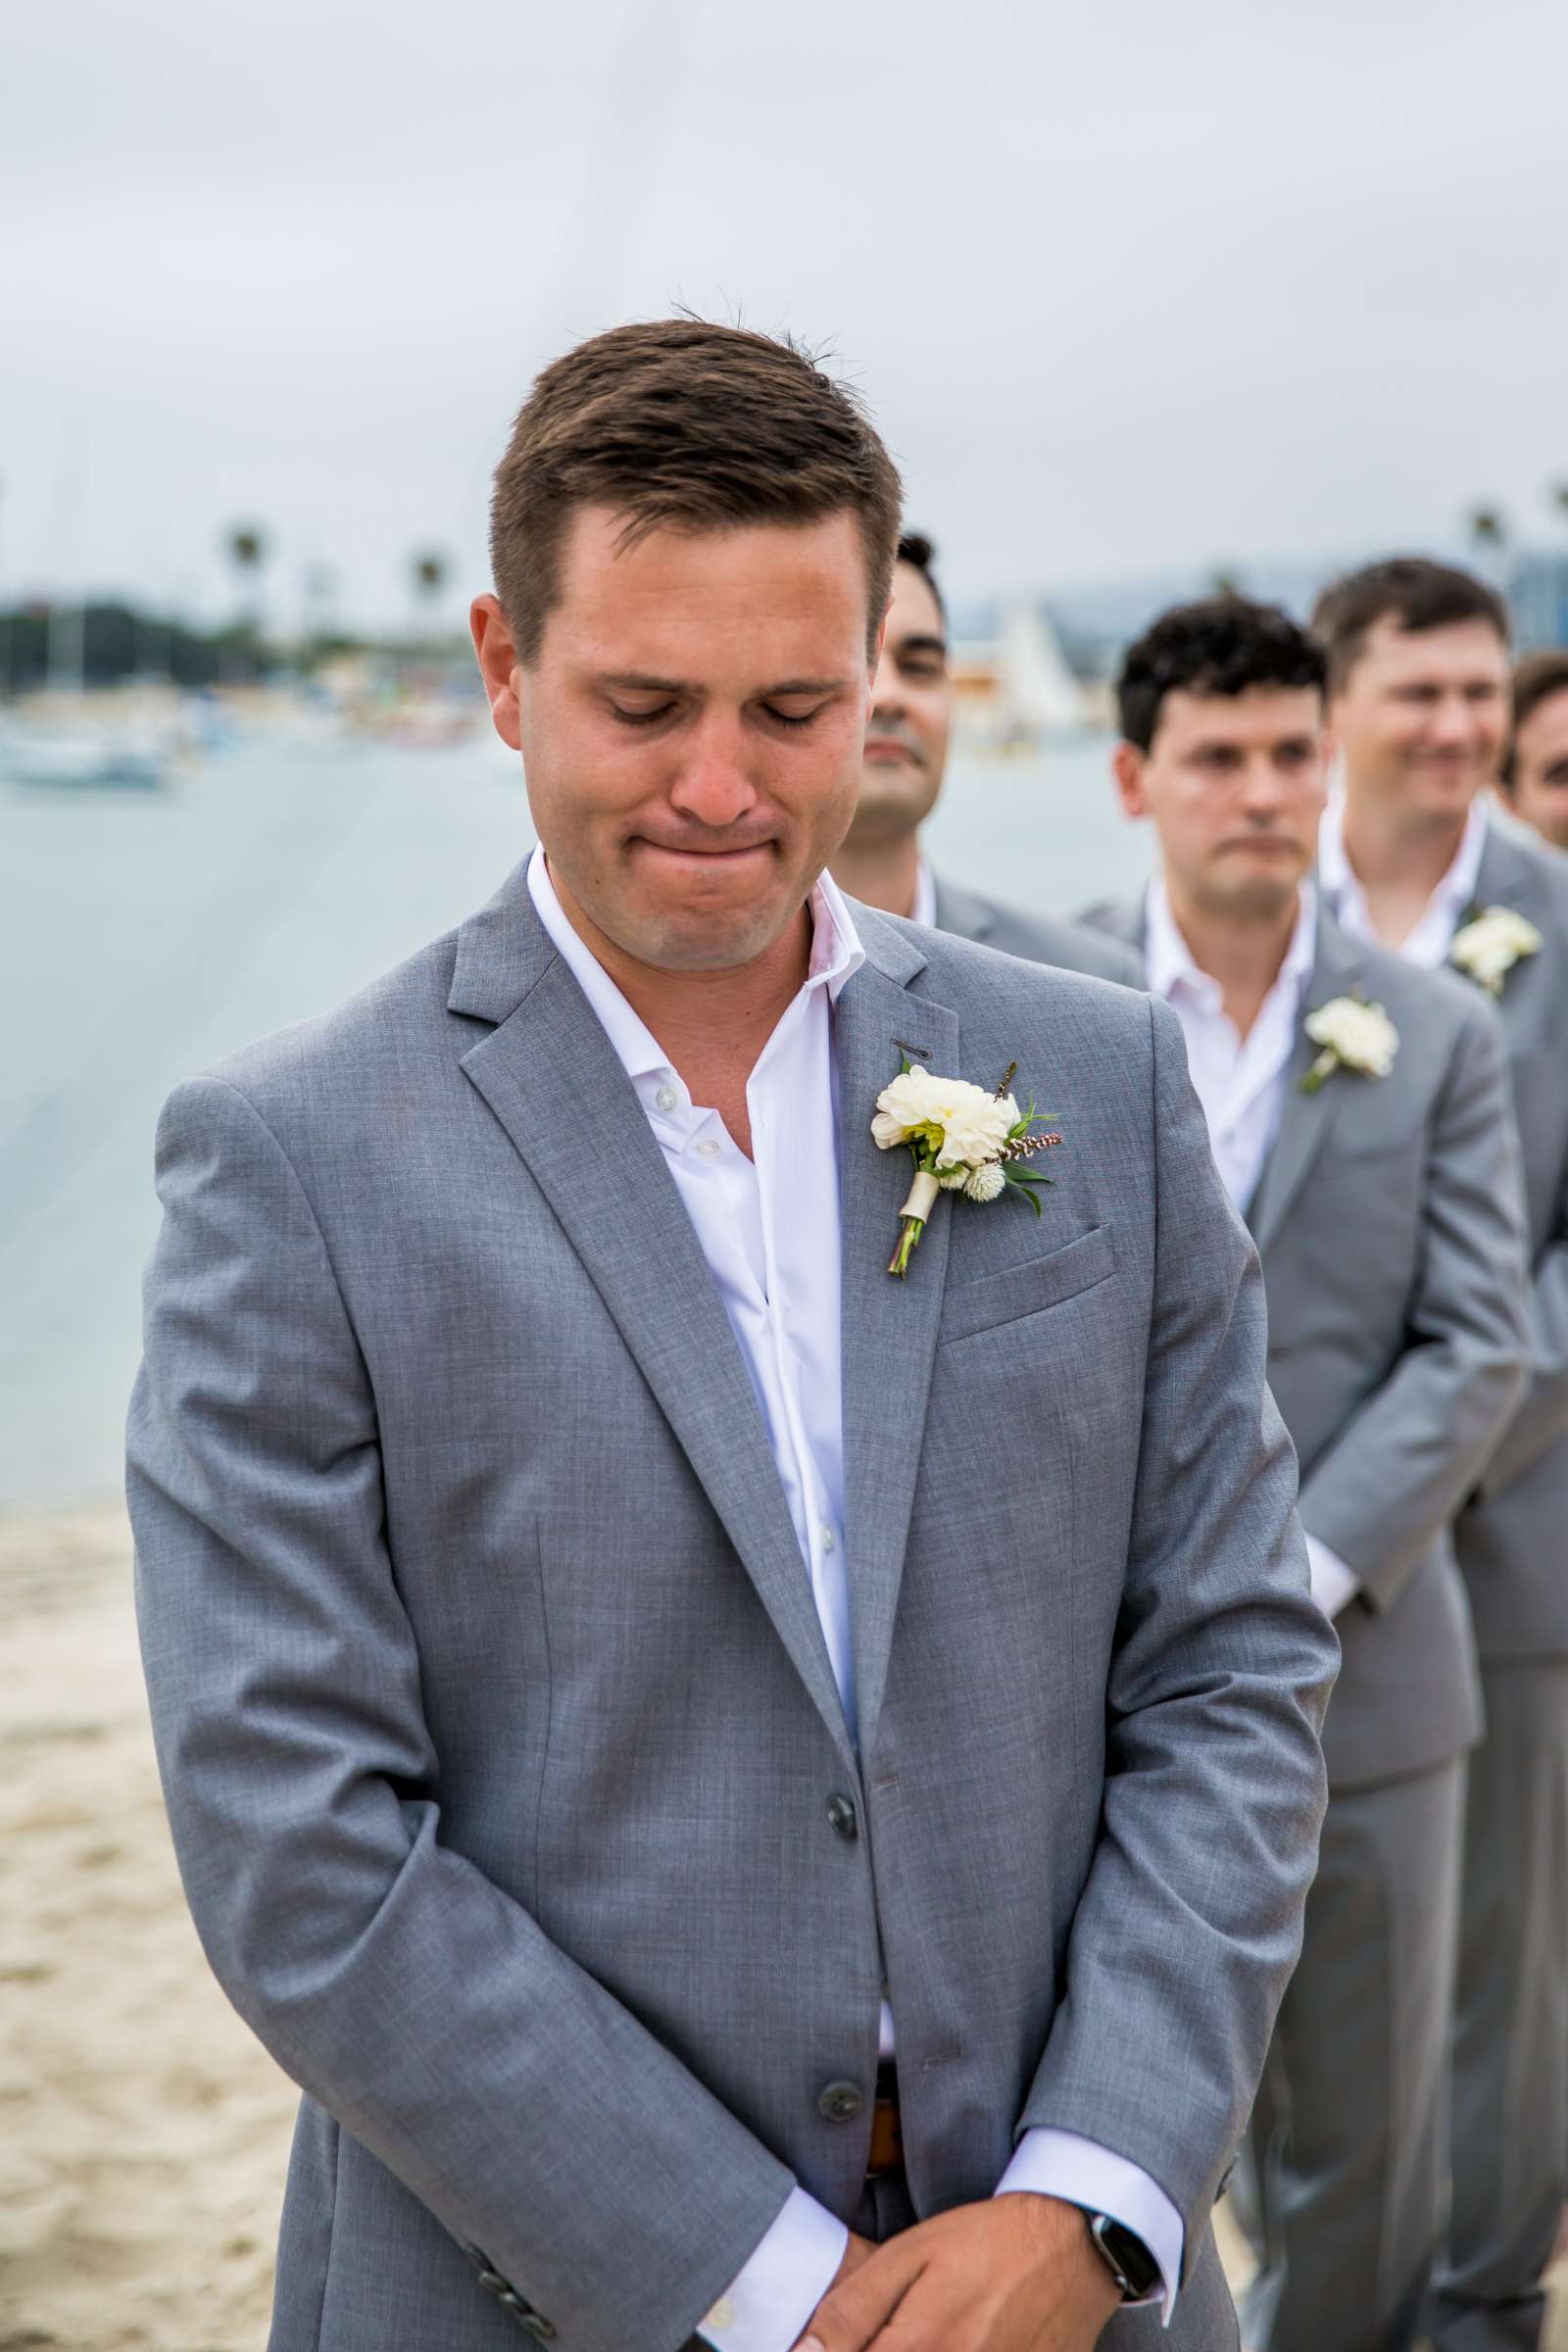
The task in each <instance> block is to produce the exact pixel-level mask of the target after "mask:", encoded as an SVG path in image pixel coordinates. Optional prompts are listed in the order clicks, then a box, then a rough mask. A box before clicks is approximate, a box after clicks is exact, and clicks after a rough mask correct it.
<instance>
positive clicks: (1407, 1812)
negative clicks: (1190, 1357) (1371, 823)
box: [1091, 597, 1526, 2352]
mask: <svg viewBox="0 0 1568 2352" xmlns="http://www.w3.org/2000/svg"><path fill="white" fill-rule="evenodd" d="M1324 674H1325V664H1324V659H1323V655H1322V653H1321V652H1320V650H1319V649H1318V648H1317V647H1316V646H1315V645H1314V644H1313V643H1312V642H1311V640H1310V639H1309V638H1308V637H1307V636H1306V635H1305V634H1304V632H1303V631H1302V630H1301V629H1300V628H1299V627H1298V626H1297V624H1296V623H1295V622H1294V621H1292V620H1291V619H1290V618H1289V617H1288V616H1287V615H1286V614H1285V613H1280V612H1277V611H1273V610H1270V609H1269V608H1267V607H1263V606H1259V605H1255V604H1249V603H1247V602H1245V601H1244V600H1243V599H1241V598H1239V597H1228V598H1223V599H1216V600H1214V601H1212V602H1209V603H1205V604H1199V605H1189V606H1186V607H1182V608H1179V609H1177V610H1176V611H1174V612H1170V613H1165V614H1163V615H1162V616H1161V617H1160V618H1159V619H1158V620H1157V621H1156V622H1155V623H1154V625H1153V626H1152V628H1151V629H1150V630H1148V631H1147V632H1146V633H1145V635H1144V636H1143V637H1141V638H1140V639H1139V641H1138V643H1137V644H1136V645H1135V646H1133V647H1132V648H1131V650H1130V651H1129V653H1128V655H1127V658H1126V662H1125V663H1124V665H1123V669H1122V674H1121V680H1120V685H1119V691H1118V702H1119V706H1120V712H1121V722H1122V740H1121V742H1120V743H1119V744H1118V745H1117V746H1116V749H1115V753H1114V756H1113V757H1114V772H1115V776H1116V782H1117V786H1118V789H1119V792H1120V795H1121V800H1122V805H1123V807H1124V808H1125V809H1126V811H1127V813H1128V814H1129V816H1131V817H1133V818H1135V819H1141V820H1147V821H1148V822H1150V823H1151V824H1152V828H1153V830H1154V832H1155V833H1156V835H1157V837H1158V841H1159V850H1160V861H1161V870H1160V873H1159V875H1158V876H1157V877H1156V878H1155V880H1154V881H1153V882H1152V884H1151V885H1150V888H1149V891H1148V893H1147V895H1140V896H1139V897H1137V898H1133V899H1124V900H1121V901H1118V902H1115V903H1113V904H1111V905H1109V906H1106V907H1102V908H1100V909H1098V910H1097V912H1096V913H1095V915H1094V916H1092V917H1091V919H1092V920H1096V921H1099V922H1103V924H1105V925H1106V926H1107V927H1108V928H1109V929H1111V930H1112V931H1113V932H1114V933H1115V935H1116V936H1117V937H1118V938H1121V939H1125V940H1126V941H1128V943H1129V944H1131V945H1133V946H1135V947H1137V948H1138V949H1139V950H1140V952H1141V954H1142V956H1143V959H1144V963H1145V968H1146V970H1147V974H1148V979H1149V984H1150V986H1151V988H1152V989H1154V990H1155V991H1157V993H1158V994H1160V995H1161V996H1164V997H1165V998H1167V999H1168V1001H1169V1002H1170V1004H1171V1005H1172V1006H1173V1008H1174V1009H1175V1011H1176V1014H1177V1017H1178V1018H1179V1020H1180V1021H1181V1024H1182V1028H1183V1030H1184V1032H1185V1034H1186V1037H1187V1046H1188V1058H1189V1063H1190V1066H1191V1069H1192V1073H1193V1081H1194V1085H1195V1086H1196V1088H1197V1091H1198V1097H1199V1101H1200V1102H1201V1104H1202V1106H1203V1110H1204V1114H1205V1116H1206V1118H1207V1120H1208V1125H1209V1133H1210V1137H1211V1140H1212V1143H1213V1148H1214V1156H1215V1160H1216V1163H1217V1165H1218V1167H1219V1170H1220V1173H1221V1175H1222V1177H1223V1178H1224V1180H1225V1182H1226V1184H1227V1186H1228V1188H1229V1190H1230V1193H1231V1197H1232V1199H1233V1200H1234V1201H1235V1203H1236V1205H1237V1207H1238V1209H1240V1210H1241V1211H1242V1212H1243V1213H1244V1214H1245V1215H1246V1217H1247V1219H1248V1222H1249V1224H1250V1227H1251V1229H1252V1234H1253V1238H1254V1239H1255V1241H1256V1243H1257V1247H1258V1252H1259V1255H1260V1257H1261V1259H1262V1263H1263V1277H1264V1284H1265V1287H1266V1290H1267V1294H1268V1324H1269V1359H1268V1369H1269V1383H1270V1386H1271V1387H1272V1389H1273V1391H1274V1394H1275V1397H1276V1399H1277V1401H1278V1403H1279V1407H1280V1410H1281V1412H1282V1413H1283V1415H1284V1417H1285V1422H1286V1426H1287V1427H1288V1429H1289V1430H1290V1433H1291V1436H1292V1438H1293V1439H1294V1441H1295V1443H1296V1447H1297V1451H1298V1454H1299V1459H1300V1468H1301V1493H1300V1514H1301V1524H1302V1527H1303V1528H1304V1530H1305V1532H1306V1544H1307V1554H1308V1559H1309V1562H1310V1569H1311V1580H1312V1591H1313V1593H1314V1594H1315V1595H1316V1597H1317V1599H1318V1601H1319V1603H1320V1605H1321V1606H1322V1608H1323V1610H1324V1612H1325V1613H1326V1614H1327V1615H1329V1616H1331V1617H1332V1618H1333V1619H1334V1621H1335V1624H1336V1626H1337V1628H1338V1631H1339V1635H1340V1640H1341V1643H1342V1647H1343V1653H1344V1659H1343V1665H1342V1668H1341V1673H1340V1679H1339V1682H1338V1684H1337V1686H1336V1688H1335V1691H1334V1696H1333V1698H1332V1699H1331V1701H1330V1703H1329V1712H1328V1720H1327V1723H1326V1725H1325V1727H1324V1735H1323V1748H1324V1755H1325V1757H1326V1759H1327V1762H1328V1767H1329V1789H1330V1795H1329V1809H1328V1816H1327V1819H1326V1820H1325V1822H1324V1825H1323V1836H1322V1843H1321V1848H1320V1857H1319V1866H1318V1875H1317V1879H1316V1882H1315V1884H1314V1886H1313V1887H1312V1891H1311V1894H1310V1896H1309V1897H1308V1901H1307V1911H1306V1926H1305V1935H1304V1939H1303V1944H1302V1951H1301V1959H1300V1965H1299V1968H1298V1969H1297V1971H1296V1974H1295V1976H1294V1977H1293V1979H1292V1981H1291V1984H1290V1985H1289V1987H1288V1988H1287V1990H1286V1994H1285V2000H1284V2003H1283V2005H1282V2007H1281V2010H1280V2014H1279V2021H1278V2025H1277V2028H1276V2031H1275V2034H1274V2038H1273V2042H1272V2045H1271V2048H1270V2052H1269V2060H1268V2065H1267V2068H1266V2070H1265V2074H1264V2078H1263V2082H1262V2083H1261V2085H1260V2088H1259V2094H1258V2101H1257V2108H1256V2113H1255V2115H1254V2117H1253V2124H1252V2131H1251V2134H1250V2149H1249V2159H1250V2161H1249V2162H1248V2164H1247V2165H1246V2166H1244V2168H1243V2170H1244V2189H1245V2190H1247V2191H1250V2193H1239V2195H1238V2199H1237V2203H1238V2208H1239V2210H1242V2211H1244V2212H1246V2213H1247V2214H1248V2215H1249V2218H1250V2225H1251V2235H1252V2240H1253V2246H1254V2251H1255V2252H1256V2254H1257V2257H1258V2261H1259V2271H1258V2275H1257V2277H1256V2278H1255V2279H1254V2280H1253V2281H1252V2283H1251V2285H1250V2288H1249V2291H1248V2293H1247V2295H1246V2297H1245V2299H1244V2301H1243V2305H1242V2331H1243V2342H1244V2344H1245V2345H1247V2346H1248V2347H1249V2348H1250V2352H1329V2347H1331V2346H1332V2348H1333V2352H1411V2347H1412V2346H1413V2345H1414V2343H1415V2340H1416V2336H1417V2334H1418V2331H1419V2329H1420V2326H1421V2321H1422V2318H1423V2315H1424V2312H1425V2307H1426V2300H1427V2294H1428V2289H1429V2286H1430V2283H1431V2278H1432V2274H1433V2266H1434V2264H1435V2262H1436V2260H1437V2258H1438V2254H1439V2250H1440V2246H1441V2242H1442V2231H1443V2222H1444V2214H1445V2208H1446V2193H1447V2146H1446V2075H1447V2040H1448V2027H1449V2020H1450V2017H1451V2013H1452V2004H1453V1950H1454V1943H1455V1938H1456V1934H1457V1926H1458V1902H1459V1863H1460V1822H1461V1815H1462V1810H1463V1801H1464V1760H1465V1754H1466V1751H1467V1750H1468V1749H1469V1748H1470V1747H1471V1746H1472V1744H1473V1743H1474V1741H1475V1740H1476V1739H1477V1738H1478V1737H1479V1734H1480V1730H1481V1715H1480V1707H1479V1704H1478V1698H1477V1690H1476V1667H1475V1644H1474V1641H1473V1638H1472V1636H1471V1632H1470V1622H1469V1612H1468V1610H1467V1608H1466V1605H1465V1597H1464V1591H1463V1587H1462V1585H1461V1584H1460V1581H1459V1576H1458V1572H1457V1570H1456V1568H1455V1566H1454V1561H1453V1552H1452V1545H1451V1542H1450V1540H1449V1523H1450V1521H1451V1519H1452V1517H1453V1514H1454V1512H1455V1511H1456V1510H1457V1509H1458V1508H1459V1505H1460V1504H1461V1503H1462V1502H1463V1500H1464V1498H1465V1496H1466V1495H1468V1494H1469V1493H1470V1491H1471V1489H1472V1487H1473V1485H1474V1484H1475V1481H1476V1480H1477V1478H1478V1477H1479V1476H1480V1474H1481V1471H1482V1468H1483V1466H1484V1464H1485V1462H1486V1460H1487V1458H1488V1456H1489V1454H1490V1453H1491V1450H1492V1447H1493V1446H1494V1445H1495V1441H1496V1440H1497V1438H1498V1437H1499V1436H1500V1435H1501V1432H1502V1428H1503V1425H1504V1422H1505V1420H1506V1417H1507V1415H1508V1414H1509V1412H1510V1411H1511V1410H1512V1408H1513V1406H1514V1405H1515V1404H1516V1403H1517V1401H1518V1397H1519V1395H1520V1392H1521V1389H1522V1387H1523V1381H1524V1371H1523V1364H1522V1360H1521V1359H1522V1355H1523V1351H1524V1348H1525V1345H1526V1330H1525V1300H1524V1278H1523V1262H1522V1261H1523V1250H1524V1235H1523V1226H1522V1218H1521V1214H1520V1210H1519V1205H1518V1197H1517V1184H1516V1169H1515V1156H1514V1145H1513V1137H1512V1132H1511V1124H1510V1119H1509V1110H1508V1082H1507V1073H1506V1070H1505V1067H1504V1061H1503V1054H1502V1046H1501V1040H1500V1038H1499V1037H1498V1035H1497V1031H1496V1025H1495V1021H1494V1020H1493V1018H1492V1015H1491V1013H1490V1012H1489V1011H1488V1010H1487V1008H1486V1007H1485V1005H1483V1004H1482V1003H1481V1001H1480V1000H1479V999H1473V1000H1472V1001H1471V1002H1469V1003H1466V1002H1465V999H1464V997H1463V995H1462V994H1461V992H1460V991H1459V990H1457V989H1454V988H1449V987H1447V986H1446V985H1443V984H1441V983H1439V982H1436V981H1434V980H1432V979H1430V978H1429V977H1428V976H1427V975H1426V974H1424V973H1422V972H1420V971H1418V970H1417V969H1415V968H1414V967H1413V966H1410V965H1407V964H1405V963H1403V962H1401V961H1400V960H1399V958H1397V956H1393V955H1391V954H1390V953H1389V952H1388V951H1387V950H1386V949H1382V948H1379V947H1376V946H1373V945H1371V944H1369V943H1368V942H1366V941H1363V940H1356V939H1351V938H1350V937H1349V936H1348V934H1347V933H1346V932H1344V931H1343V930H1342V929H1341V928H1340V926H1339V924H1338V923H1337V922H1336V921H1335V919H1334V917H1333V915H1332V914H1331V913H1330V912H1329V911H1328V910H1327V909H1326V908H1323V907H1319V905H1318V902H1317V898H1316V894H1315V893H1314V891H1313V890H1312V887H1311V884H1310V882H1309V880H1308V876H1309V874H1310V871H1311V867H1312V862H1313V859H1314V857H1315V855H1316V850H1317V835H1318V824H1319V820H1320V818H1321V816H1322V813H1323V809H1324V804H1325V797H1326V784H1327V777H1328V739H1327V730H1326V727H1325V721H1324V698H1323V686H1324ZM1369 1000H1370V1001H1372V1002H1375V1003H1376V1004H1377V1005H1380V1006H1381V1007H1382V1008H1383V1011H1384V1013H1385V1014H1386V1015H1387V1018H1388V1019H1389V1020H1391V1021H1392V1023H1393V1026H1394V1030H1395V1032H1396V1033H1397V1046H1396V1049H1395V1051H1394V1054H1393V1060H1392V1065H1391V1066H1389V1067H1388V1068H1386V1069H1380V1068H1377V1067H1375V1066H1374V1067H1371V1068H1368V1067H1366V1066H1358V1065H1357V1064H1356V1063H1355V1062H1354V1061H1353V1060H1351V1061H1350V1062H1348V1064H1347V1066H1345V1067H1343V1068H1339V1067H1331V1068H1330V1069H1328V1070H1327V1071H1325V1070H1324V1069H1323V1067H1322V1066H1321V1064H1320V1063H1319V1055H1320V1053H1321V1052H1322V1043H1321V1040H1320V1039H1319V1038H1317V1037H1314V1035H1313V1034H1312V1029H1313V1027H1314V1026H1316V1025H1318V1024H1319V1023H1321V1022H1322V1021H1324V1020H1328V1021H1330V1022H1332V1020H1333V1018H1334V1013H1333V1011H1332V1009H1331V1008H1333V1007H1336V1006H1337V1007H1338V1008H1339V1011H1340V1013H1341V1014H1342V1015H1343V1014H1344V1013H1345V1012H1346V1010H1347V1007H1349V1008H1350V1012H1351V1018H1352V1020H1353V1018H1354V1017H1355V1012H1356V1011H1357V1010H1359V1011H1360V1013H1361V1017H1362V1018H1363V1020H1364V1019H1365V1018H1366V1011H1365V1007H1366V1005H1367V1003H1368V1001H1369ZM1349 1051H1350V1049H1349V1048H1347V1052H1349ZM1330 1058H1331V1060H1332V1056H1331V1057H1330Z"/></svg>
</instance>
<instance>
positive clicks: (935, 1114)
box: [871, 1053, 1061, 1275]
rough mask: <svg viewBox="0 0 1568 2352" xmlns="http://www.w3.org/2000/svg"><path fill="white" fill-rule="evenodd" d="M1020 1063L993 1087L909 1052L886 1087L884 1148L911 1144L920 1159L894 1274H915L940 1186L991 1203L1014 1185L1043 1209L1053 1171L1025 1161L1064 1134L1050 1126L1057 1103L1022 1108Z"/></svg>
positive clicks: (880, 1120)
mask: <svg viewBox="0 0 1568 2352" xmlns="http://www.w3.org/2000/svg"><path fill="white" fill-rule="evenodd" d="M1017 1067H1018V1065H1017V1063H1016V1062H1013V1063H1012V1065H1011V1066H1010V1068H1009V1069H1008V1071H1007V1074H1006V1076H1005V1078H1004V1079H1003V1081H1002V1084H1001V1085H1000V1086H999V1087H998V1088H997V1091H996V1093H995V1094H991V1095H988V1094H987V1093H986V1090H985V1088H984V1087H982V1086H974V1085H972V1084H971V1083H970V1081H969V1080H968V1079H967V1078H939V1077H938V1076H937V1075H936V1073H935V1072H934V1071H932V1070H925V1069H921V1068H919V1067H918V1066H917V1065H916V1064H914V1063H911V1061H910V1059H909V1056H908V1055H907V1054H903V1053H901V1054H900V1056H899V1074H898V1076H897V1078H895V1079H894V1081H893V1083H892V1085H891V1086H885V1087H884V1088H883V1089H882V1092H881V1093H880V1094H879V1095H878V1097H877V1099H876V1116H875V1117H874V1118H873V1119H872V1121H871V1134H872V1137H873V1138H874V1140H875V1142H876V1145H877V1148H878V1150H879V1151H883V1152H891V1151H894V1150H895V1149H896V1148H897V1147H898V1146H899V1145H900V1144H903V1145H905V1146H907V1150H908V1152H909V1156H910V1157H911V1159H912V1160H913V1161H914V1182H913V1184H912V1185H911V1186H910V1188H909V1197H908V1199H907V1201H906V1202H905V1204H904V1207H903V1209H902V1210H901V1212H900V1214H901V1216H902V1219H903V1223H902V1225H901V1227H900V1231H899V1246H898V1248H897V1250H895V1251H894V1253H893V1261H892V1263H891V1264H890V1266H889V1267H888V1272H889V1273H890V1274H898V1275H905V1274H907V1272H908V1270H909V1259H910V1256H911V1255H912V1253H913V1250H914V1248H915V1244H916V1243H917V1242H918V1241H919V1239H920V1236H921V1234H922V1233H924V1231H925V1228H926V1221H927V1219H928V1218H929V1216H930V1214H931V1211H932V1209H933V1207H934V1206H935V1205H936V1201H937V1196H938V1194H939V1193H962V1194H963V1196H964V1198H965V1199H966V1200H969V1201H979V1202H981V1203H982V1204H983V1203H985V1202H986V1201H1000V1200H1001V1198H1002V1196H1003V1194H1004V1193H1005V1192H1007V1191H1008V1190H1011V1191H1013V1192H1015V1193H1017V1194H1019V1195H1020V1196H1021V1198H1022V1199H1024V1200H1025V1201H1028V1202H1029V1205H1030V1206H1031V1208H1032V1209H1033V1210H1034V1212H1035V1214H1036V1216H1038V1215H1039V1214H1040V1201H1039V1199H1038V1197H1037V1190H1036V1188H1037V1187H1039V1186H1040V1185H1043V1184H1049V1183H1050V1182H1051V1178H1050V1177H1049V1176H1041V1175H1038V1174H1036V1172H1035V1171H1034V1170H1033V1169H1032V1168H1026V1167H1024V1166H1023V1165H1022V1164H1021V1163H1022V1162H1023V1161H1024V1160H1026V1159H1029V1158H1031V1157H1032V1156H1033V1155H1034V1153H1035V1152H1045V1151H1050V1150H1052V1149H1054V1147H1055V1146H1056V1145H1057V1144H1059V1143H1060V1142H1061V1138H1060V1136H1059V1135H1056V1134H1051V1133H1047V1132H1045V1129H1046V1127H1047V1125H1048V1123H1049V1121H1050V1120H1051V1119H1053V1118H1054V1116H1055V1113H1054V1111H1037V1110H1036V1108H1035V1106H1034V1104H1033V1103H1030V1105H1029V1107H1028V1109H1027V1110H1020V1109H1019V1108H1018V1105H1017V1103H1016V1102H1015V1101H1014V1100H1013V1097H1012V1096H1011V1095H1010V1094H1009V1093H1008V1092H1007V1089H1008V1088H1009V1086H1010V1085H1011V1084H1012V1079H1013V1073H1014V1072H1015V1071H1016V1069H1017Z"/></svg>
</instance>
